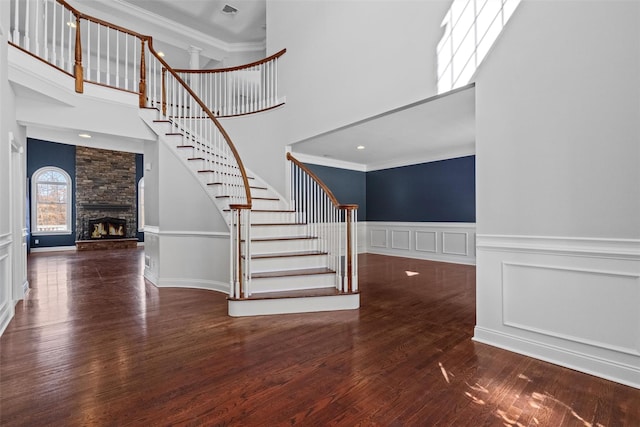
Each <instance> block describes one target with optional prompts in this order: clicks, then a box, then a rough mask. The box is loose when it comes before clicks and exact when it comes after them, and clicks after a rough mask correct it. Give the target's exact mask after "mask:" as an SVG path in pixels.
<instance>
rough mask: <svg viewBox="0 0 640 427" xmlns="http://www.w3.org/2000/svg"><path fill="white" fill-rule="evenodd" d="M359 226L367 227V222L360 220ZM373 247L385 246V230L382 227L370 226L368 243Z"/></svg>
mask: <svg viewBox="0 0 640 427" xmlns="http://www.w3.org/2000/svg"><path fill="white" fill-rule="evenodd" d="M358 225H359V226H360V227H363V228H368V225H367V223H364V222H361V223H359V224H358ZM367 246H372V247H374V248H386V247H387V230H386V229H384V228H377V227H376V228H373V227H372V228H371V230H370V234H369V239H368V244H367Z"/></svg>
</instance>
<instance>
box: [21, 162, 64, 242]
mask: <svg viewBox="0 0 640 427" xmlns="http://www.w3.org/2000/svg"><path fill="white" fill-rule="evenodd" d="M48 171H55V172H58V173H60V174H61V175H63V176H64V177H65V179H66V180H67V186H68V192H67V194H68V197H67V223H66V224H65V225H66V226H67V229H66V230H58V231H38V176H39V175H41V174H43V173H45V172H48ZM72 186H73V181H72V180H71V176H69V174H68V173H67V172H66V171H65V170H64V169H61V168H59V167H56V166H44V167H41V168H40V169H38V170H37V171H35V172H34V173H33V175H32V176H31V235H32V236H56V235H58V236H61V235H69V234H72V233H73V227H72V226H71V220H72V218H71V217H72V216H73V209H72V199H73V196H72V190H73V187H72Z"/></svg>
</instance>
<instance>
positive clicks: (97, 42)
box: [96, 24, 102, 83]
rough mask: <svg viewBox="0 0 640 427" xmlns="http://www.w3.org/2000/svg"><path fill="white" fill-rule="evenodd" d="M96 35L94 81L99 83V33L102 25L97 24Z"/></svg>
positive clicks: (100, 58) (100, 60)
mask: <svg viewBox="0 0 640 427" xmlns="http://www.w3.org/2000/svg"><path fill="white" fill-rule="evenodd" d="M97 29H98V35H97V36H96V82H98V83H100V81H101V80H102V79H101V77H100V68H101V67H100V65H101V64H100V63H101V62H102V57H101V56H100V33H101V32H102V31H101V30H102V25H100V24H98V27H97Z"/></svg>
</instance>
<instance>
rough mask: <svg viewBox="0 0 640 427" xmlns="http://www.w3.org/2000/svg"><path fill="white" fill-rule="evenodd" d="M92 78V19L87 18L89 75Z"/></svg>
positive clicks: (88, 78)
mask: <svg viewBox="0 0 640 427" xmlns="http://www.w3.org/2000/svg"><path fill="white" fill-rule="evenodd" d="M86 80H91V21H89V20H87V77H86Z"/></svg>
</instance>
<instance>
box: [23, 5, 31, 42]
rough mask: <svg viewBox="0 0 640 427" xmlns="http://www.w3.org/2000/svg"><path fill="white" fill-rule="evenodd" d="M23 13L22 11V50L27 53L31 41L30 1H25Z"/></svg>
mask: <svg viewBox="0 0 640 427" xmlns="http://www.w3.org/2000/svg"><path fill="white" fill-rule="evenodd" d="M25 3H26V6H25V11H24V48H25V49H26V50H27V51H29V47H30V46H29V45H30V44H31V40H30V37H29V21H30V19H29V18H30V16H29V4H30V3H31V2H30V1H26V2H25Z"/></svg>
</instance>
